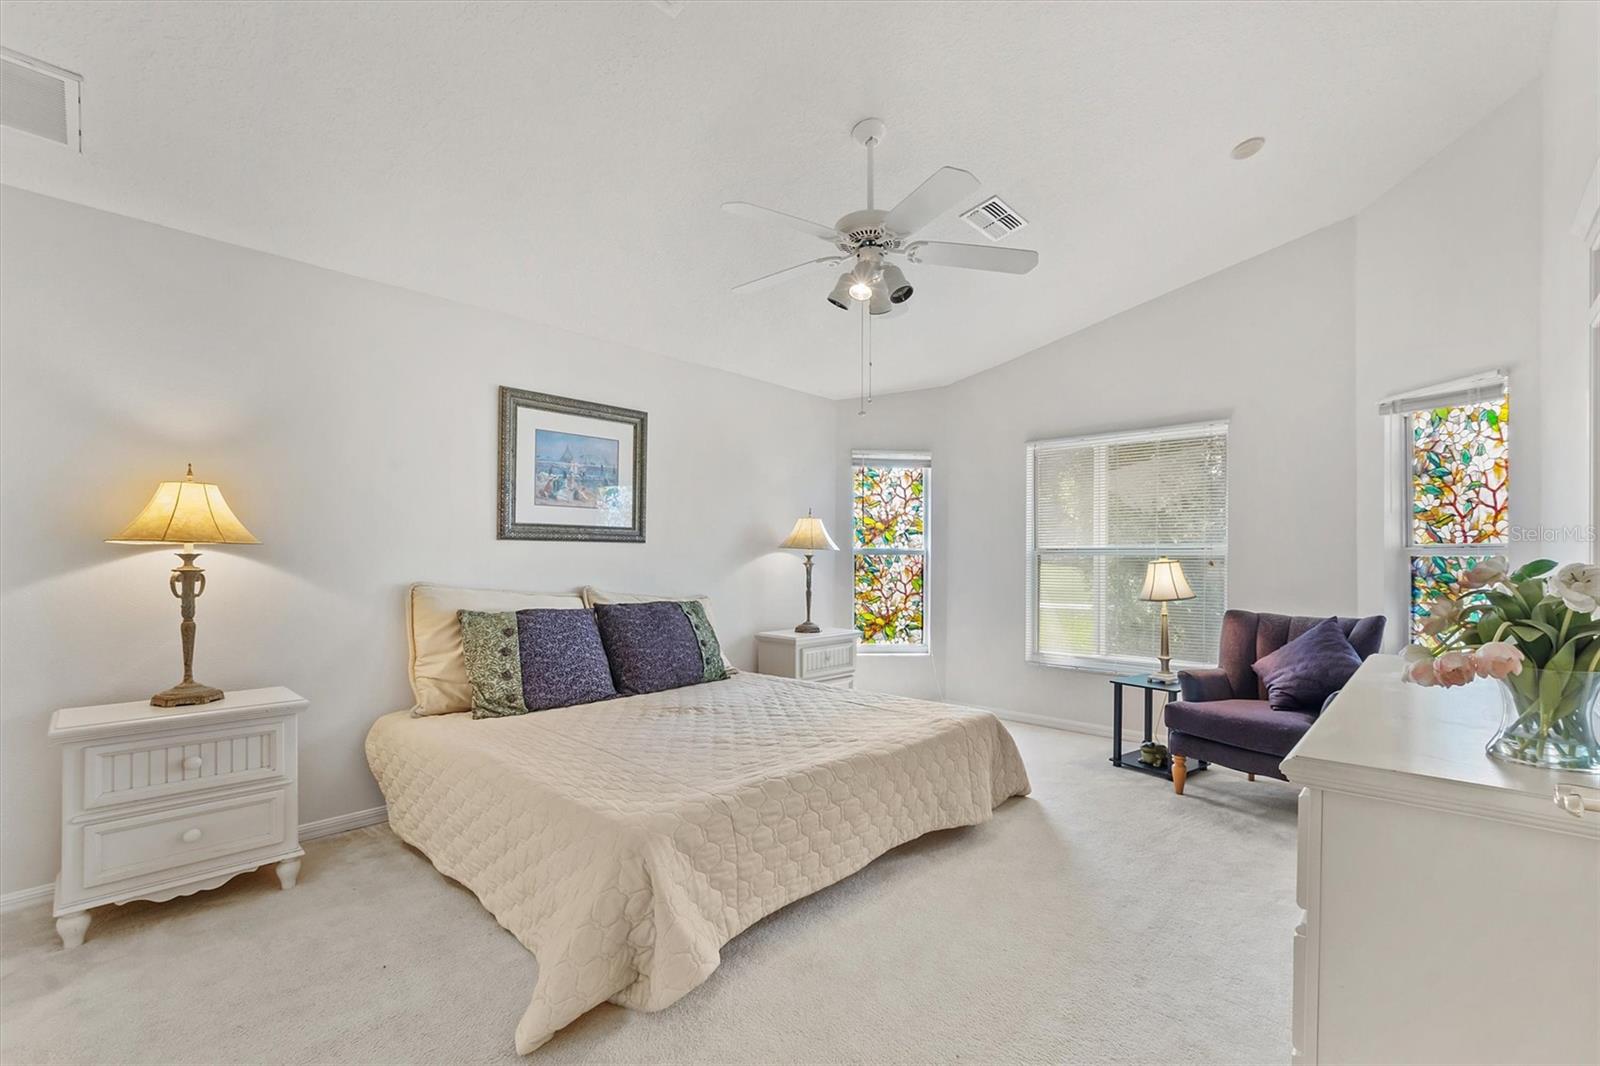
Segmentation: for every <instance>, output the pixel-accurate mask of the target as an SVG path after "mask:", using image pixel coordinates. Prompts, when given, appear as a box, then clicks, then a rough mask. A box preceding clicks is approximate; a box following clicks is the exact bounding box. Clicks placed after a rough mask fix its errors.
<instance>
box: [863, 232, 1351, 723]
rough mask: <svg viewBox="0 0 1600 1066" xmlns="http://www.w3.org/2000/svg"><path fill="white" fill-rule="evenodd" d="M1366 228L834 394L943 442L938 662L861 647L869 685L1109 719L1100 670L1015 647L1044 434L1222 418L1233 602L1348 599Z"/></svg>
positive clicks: (936, 584) (870, 442)
mask: <svg viewBox="0 0 1600 1066" xmlns="http://www.w3.org/2000/svg"><path fill="white" fill-rule="evenodd" d="M1354 238H1355V232H1354V227H1353V225H1352V224H1350V223H1341V224H1339V225H1336V226H1332V227H1329V228H1327V229H1324V230H1321V231H1319V232H1317V233H1314V234H1312V235H1310V236H1308V237H1305V238H1302V239H1301V240H1298V241H1295V242H1293V243H1291V244H1288V245H1285V246H1284V247H1282V248H1278V249H1276V250H1274V251H1271V252H1268V253H1266V254H1265V255H1262V256H1259V257H1257V258H1256V259H1252V260H1250V261H1248V262H1246V263H1242V264H1240V265H1238V266H1236V267H1233V268H1231V269H1228V270H1225V271H1222V272H1221V273H1218V274H1215V275H1213V276H1211V277H1209V278H1206V279H1204V280H1202V281H1199V282H1196V283H1195V284H1193V285H1190V286H1188V287H1186V288H1183V289H1180V290H1178V291H1176V292H1173V293H1170V294H1168V295H1166V296H1163V297H1161V298H1159V299H1157V300H1153V301H1151V302H1149V303H1147V304H1144V305H1142V306H1140V307H1137V308H1135V309H1133V310H1131V311H1128V312H1126V313H1124V314H1121V315H1118V316H1116V317H1115V318H1112V319H1110V320H1108V321H1106V322H1103V323H1100V324H1099V325H1096V326H1093V327H1091V328H1089V329H1086V330H1083V331H1081V332H1079V333H1075V334H1073V335H1071V336H1069V337H1066V338H1063V339H1062V340H1059V341H1056V342H1054V343H1053V344H1050V345H1047V346H1045V347H1044V348H1041V349H1039V350H1037V351H1035V352H1032V353H1030V354H1028V355H1026V356H1023V357H1022V358H1020V359H1017V360H1014V361H1012V362H1009V363H1006V364H1004V365H1002V366H1000V367H997V368H995V369H993V370H989V371H986V372H984V373H982V374H979V375H977V376H976V377H973V378H969V379H966V380H965V381H961V382H958V383H956V384H955V385H951V386H949V387H947V388H944V389H939V390H934V391H931V392H921V393H908V394H904V395H899V396H892V397H885V398H883V399H880V400H879V401H877V403H875V404H874V405H873V410H872V413H871V414H870V415H869V416H868V417H866V418H864V419H860V418H857V417H856V415H855V413H854V411H855V407H854V404H853V402H850V403H841V404H840V405H839V411H840V420H841V434H842V435H843V436H844V438H845V443H847V444H850V445H853V446H857V447H905V448H909V447H916V446H931V447H932V449H933V451H934V478H935V481H934V486H935V492H936V496H935V499H934V507H935V512H936V515H937V516H938V517H937V518H936V525H935V542H934V552H935V558H934V564H933V565H934V570H933V574H932V577H931V579H930V583H931V584H932V585H933V588H934V590H935V592H934V597H935V598H934V611H935V615H934V623H935V624H934V630H933V651H934V663H933V664H926V665H923V666H921V667H920V670H921V671H922V672H920V673H919V672H917V671H918V670H919V667H917V666H914V665H912V664H908V663H907V662H906V661H905V660H900V659H896V660H892V661H888V662H884V663H882V664H880V663H877V662H872V663H868V664H867V667H870V668H872V669H871V672H870V673H868V672H867V671H866V668H864V670H863V674H862V683H863V684H864V685H877V686H881V687H885V688H891V689H895V690H911V691H915V690H916V689H918V688H920V687H921V686H922V684H923V683H924V682H925V680H926V678H927V677H928V676H930V675H931V676H934V677H936V678H937V677H942V680H943V692H944V695H945V696H946V697H947V698H949V699H951V700H953V701H956V702H961V703H971V704H978V705H984V706H991V707H997V708H1003V709H1005V710H1008V711H1011V712H1013V713H1016V712H1021V713H1022V714H1026V715H1029V716H1033V717H1036V718H1038V719H1040V720H1045V721H1055V722H1062V723H1067V724H1076V725H1080V726H1084V727H1087V728H1090V729H1096V728H1107V727H1109V724H1110V706H1111V691H1110V688H1109V686H1108V685H1107V684H1106V681H1105V677H1104V676H1103V675H1099V674H1093V673H1087V672H1083V671H1074V670H1061V669H1056V668H1052V667H1046V666H1037V665H1031V664H1028V663H1025V662H1024V661H1023V639H1024V604H1023V596H1024V592H1023V589H1024V578H1025V573H1026V571H1025V566H1024V562H1025V560H1024V555H1023V545H1024V511H1023V508H1024V498H1023V446H1024V444H1025V443H1026V442H1027V441H1029V440H1034V439H1038V438H1043V437H1056V436H1064V435H1068V434H1076V433H1088V432H1095V431H1099V430H1111V429H1118V428H1125V427H1134V426H1156V425H1163V424H1174V423H1181V422H1191V421H1197V420H1202V419H1209V418H1216V417H1225V418H1227V419H1229V421H1230V426H1231V428H1230V437H1229V493H1230V511H1231V521H1230V528H1229V560H1228V596H1229V601H1230V602H1231V603H1233V604H1236V605H1238V606H1241V607H1257V608H1259V609H1261V610H1278V611H1287V612H1293V613H1307V614H1316V613H1322V614H1331V613H1335V612H1340V613H1349V612H1351V611H1352V610H1353V609H1354V607H1355V551H1354V545H1353V539H1352V534H1353V530H1354V523H1353V522H1352V521H1351V519H1350V516H1349V514H1348V511H1346V510H1343V509H1341V507H1339V506H1330V504H1334V503H1335V502H1336V501H1348V500H1349V499H1350V498H1351V496H1353V495H1354V493H1355V482H1354V467H1353V465H1352V464H1351V463H1350V461H1349V459H1348V442H1349V438H1350V431H1351V419H1352V413H1353V411H1354V404H1353V402H1352V392H1351V389H1352V384H1353V374H1352V369H1351V367H1352V353H1353V347H1354V335H1353V324H1354V311H1353V299H1354V292H1353V273H1352V269H1351V265H1352V260H1353V256H1354ZM892 327H893V324H892V323H890V324H889V326H888V328H892ZM930 440H931V445H930ZM846 491H847V490H843V489H842V490H841V498H842V497H843V496H844V494H845V492H846ZM839 592H840V601H839V602H840V605H841V612H843V611H844V609H845V607H844V605H845V604H846V603H847V602H848V600H847V598H846V595H845V594H846V593H847V592H848V588H847V586H846V585H845V584H844V583H843V579H842V575H841V584H840V586H839Z"/></svg>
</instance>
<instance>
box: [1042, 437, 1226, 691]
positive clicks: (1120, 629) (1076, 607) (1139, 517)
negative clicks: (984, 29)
mask: <svg viewBox="0 0 1600 1066" xmlns="http://www.w3.org/2000/svg"><path fill="white" fill-rule="evenodd" d="M1027 500H1028V523H1027V538H1028V544H1027V551H1028V604H1027V611H1028V619H1027V620H1028V627H1027V629H1028V648H1027V651H1028V657H1029V659H1030V660H1033V661H1037V662H1045V663H1051V664H1056V665H1100V664H1106V663H1118V662H1127V663H1130V664H1131V663H1140V664H1142V663H1145V662H1148V661H1151V660H1153V658H1154V655H1155V649H1156V646H1157V641H1158V624H1159V622H1158V619H1159V607H1158V606H1157V605H1155V604H1151V603H1146V602H1144V601H1142V600H1139V599H1138V592H1139V588H1140V586H1141V585H1142V583H1143V581H1144V571H1145V564H1146V563H1148V562H1149V561H1150V560H1152V559H1155V558H1157V557H1158V556H1161V555H1166V556H1169V557H1171V558H1175V559H1177V560H1178V561H1179V564H1180V565H1181V566H1182V567H1183V571H1184V575H1185V576H1186V577H1187V578H1188V579H1189V583H1190V585H1191V586H1193V588H1194V591H1195V598H1194V599H1193V600H1185V601H1180V602H1177V603H1173V604H1171V605H1170V609H1171V615H1172V648H1173V658H1174V659H1175V660H1178V661H1180V662H1184V663H1189V664H1204V663H1210V662H1214V661H1215V658H1216V653H1217V642H1218V640H1219V639H1220V635H1221V622H1222V612H1223V610H1224V608H1225V605H1226V600H1227V551H1228V427H1227V424H1226V423H1223V422H1216V423H1203V424H1196V425H1185V426H1173V427H1167V428H1164V429H1157V430H1145V431H1137V432H1126V433H1109V434H1100V435H1096V436H1090V437H1074V438H1067V439H1062V440H1048V441H1035V442H1033V443H1031V444H1029V445H1028V446H1027Z"/></svg>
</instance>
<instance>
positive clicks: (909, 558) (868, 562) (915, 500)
mask: <svg viewBox="0 0 1600 1066" xmlns="http://www.w3.org/2000/svg"><path fill="white" fill-rule="evenodd" d="M852 458H853V460H854V465H855V506H854V510H853V514H854V521H853V522H852V523H851V524H852V525H853V526H854V527H855V528H854V531H853V533H852V537H853V539H854V547H855V618H856V633H857V634H858V635H859V637H860V640H861V646H862V647H863V648H864V649H866V650H869V651H885V652H926V651H927V650H928V643H927V640H928V626H927V604H928V592H927V575H928V504H929V488H930V481H931V474H932V467H931V462H930V459H929V457H928V456H927V455H907V454H898V453H892V452H891V453H871V454H867V453H861V452H857V453H856V454H855V455H854V456H853V457H852Z"/></svg>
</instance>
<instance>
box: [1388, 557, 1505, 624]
mask: <svg viewBox="0 0 1600 1066" xmlns="http://www.w3.org/2000/svg"><path fill="white" fill-rule="evenodd" d="M1488 558H1499V559H1501V560H1502V561H1504V556H1485V555H1413V556H1412V557H1411V639H1412V640H1416V639H1417V638H1418V637H1419V636H1421V635H1422V620H1423V619H1424V618H1426V617H1427V616H1428V611H1429V610H1430V609H1431V608H1432V607H1433V604H1434V603H1436V602H1437V601H1438V600H1440V599H1444V598H1449V599H1454V598H1455V597H1456V596H1458V595H1459V594H1460V581H1461V575H1462V574H1463V573H1464V572H1466V571H1467V570H1470V569H1471V568H1472V567H1474V566H1476V565H1477V564H1478V563H1481V562H1483V561H1484V560H1485V559H1488Z"/></svg>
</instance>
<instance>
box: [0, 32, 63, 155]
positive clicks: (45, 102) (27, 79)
mask: <svg viewBox="0 0 1600 1066" xmlns="http://www.w3.org/2000/svg"><path fill="white" fill-rule="evenodd" d="M82 85H83V78H82V77H81V76H80V75H77V74H74V73H72V71H70V70H62V69H61V68H60V67H55V66H51V65H50V64H49V63H45V62H42V61H40V60H38V59H34V58H33V57H31V56H25V55H23V54H22V53H21V52H13V51H12V50H11V49H9V48H0V126H10V127H11V128H12V129H14V130H21V131H22V132H23V133H31V134H33V135H34V136H35V137H43V138H44V139H45V140H47V141H55V142H56V143H57V144H64V145H66V146H67V147H68V148H71V149H72V150H73V151H80V152H81V151H82V150H83V141H82V130H81V129H80V128H79V125H78V105H79V96H80V93H79V90H80V89H81V87H82Z"/></svg>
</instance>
